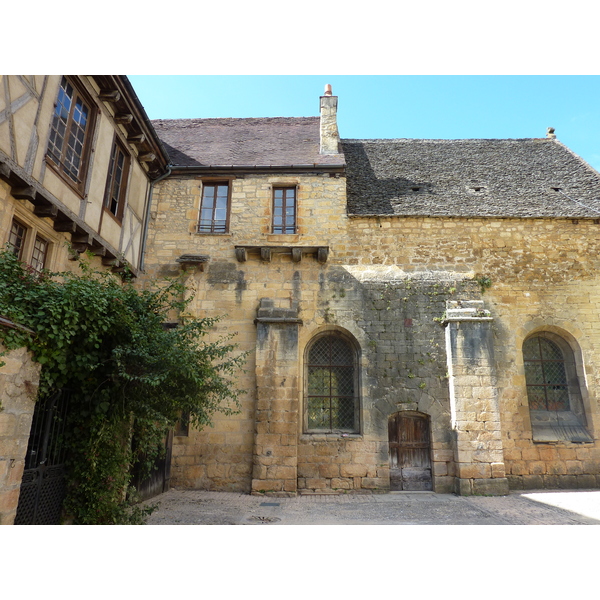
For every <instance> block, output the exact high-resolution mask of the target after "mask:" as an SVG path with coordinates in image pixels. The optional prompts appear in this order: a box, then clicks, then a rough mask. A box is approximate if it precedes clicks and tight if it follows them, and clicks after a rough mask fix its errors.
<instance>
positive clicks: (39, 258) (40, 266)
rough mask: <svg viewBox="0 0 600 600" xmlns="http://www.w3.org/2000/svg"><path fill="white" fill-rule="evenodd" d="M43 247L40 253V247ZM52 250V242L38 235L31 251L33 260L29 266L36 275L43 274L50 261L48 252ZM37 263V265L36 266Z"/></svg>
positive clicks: (31, 259)
mask: <svg viewBox="0 0 600 600" xmlns="http://www.w3.org/2000/svg"><path fill="white" fill-rule="evenodd" d="M38 243H41V244H42V245H43V250H42V251H41V252H39V245H38ZM49 249H50V242H49V241H48V240H47V239H46V238H45V237H43V236H41V235H39V234H36V236H35V240H34V241H33V248H32V249H31V258H30V261H29V264H30V265H31V268H32V269H33V270H34V271H35V272H36V273H41V272H42V271H43V270H44V269H45V268H46V262H47V261H48V251H49ZM35 263H37V264H35Z"/></svg>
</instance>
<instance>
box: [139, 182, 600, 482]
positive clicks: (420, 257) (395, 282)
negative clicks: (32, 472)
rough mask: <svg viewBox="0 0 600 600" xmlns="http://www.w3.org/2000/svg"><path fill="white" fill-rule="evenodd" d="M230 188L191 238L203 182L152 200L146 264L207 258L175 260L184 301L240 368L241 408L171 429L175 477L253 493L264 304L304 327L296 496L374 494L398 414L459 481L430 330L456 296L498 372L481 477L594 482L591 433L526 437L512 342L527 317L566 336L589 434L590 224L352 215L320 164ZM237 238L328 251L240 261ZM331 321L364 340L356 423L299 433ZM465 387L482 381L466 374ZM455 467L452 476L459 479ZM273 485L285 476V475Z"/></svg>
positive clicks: (593, 321)
mask: <svg viewBox="0 0 600 600" xmlns="http://www.w3.org/2000/svg"><path fill="white" fill-rule="evenodd" d="M285 181H287V182H288V183H292V182H293V181H296V184H297V186H298V188H297V189H298V202H299V224H300V228H299V233H298V234H297V235H295V236H287V235H286V236H278V235H273V234H270V233H269V226H270V220H271V216H270V210H271V208H270V207H271V187H272V185H274V184H282V183H284V182H285ZM231 186H232V204H231V214H230V231H229V232H228V233H226V234H221V235H201V234H198V233H196V227H197V219H198V207H199V202H200V194H201V181H200V180H199V179H194V178H191V177H189V178H180V179H177V180H175V179H167V180H165V181H163V182H161V183H160V184H159V185H158V186H157V189H156V191H155V194H154V206H153V208H152V218H151V228H150V232H149V237H148V248H149V249H148V254H147V256H146V267H147V271H148V275H149V276H164V275H174V274H177V273H179V272H181V266H180V265H179V264H178V263H177V262H176V259H177V258H178V257H179V256H180V255H182V254H185V253H194V254H202V255H204V256H206V257H208V260H207V263H206V265H205V266H204V267H203V268H199V267H194V268H190V269H188V270H187V271H186V276H187V277H188V282H189V284H190V286H192V287H193V288H194V290H195V297H194V300H193V302H192V304H191V306H190V311H191V312H193V313H194V314H197V315H199V316H203V315H210V316H214V315H216V314H220V315H225V317H224V319H223V320H222V321H221V322H220V323H219V324H218V325H217V326H216V327H215V329H214V331H213V332H212V334H211V335H214V336H218V335H222V334H226V333H235V337H234V341H236V342H238V343H239V350H240V351H246V350H248V351H250V355H249V359H248V363H247V369H246V373H245V374H243V375H241V376H240V379H239V385H240V387H241V388H243V389H244V390H246V391H245V393H244V396H243V398H242V409H241V412H240V413H239V414H237V415H232V416H230V417H223V416H219V415H217V416H216V417H215V420H214V426H213V427H211V428H207V429H206V430H204V431H201V432H198V431H193V430H192V431H190V434H189V436H187V437H177V438H176V439H175V446H174V449H173V457H174V459H173V467H172V477H173V480H172V481H173V484H174V485H176V486H177V485H180V486H186V487H195V488H203V489H221V490H236V491H246V492H249V491H251V489H253V488H254V489H256V490H260V489H263V490H265V491H266V488H265V487H257V486H259V485H260V484H259V483H257V482H258V481H260V480H261V477H262V475H257V473H259V471H260V472H263V471H264V472H266V470H264V469H262V471H261V470H260V469H259V470H256V469H255V470H254V471H253V469H254V467H256V451H257V449H256V439H257V437H256V436H257V431H258V430H259V429H260V427H259V425H258V424H259V423H264V421H262V420H259V419H262V416H261V417H259V414H260V415H264V414H265V413H263V412H261V411H264V407H263V406H262V404H261V405H260V407H259V402H261V401H262V400H260V399H259V398H258V395H257V387H260V386H258V383H259V382H258V380H257V374H258V370H257V362H256V360H257V354H256V350H257V325H256V324H255V319H256V318H257V314H258V309H259V306H260V303H261V300H262V299H264V298H268V299H273V300H277V302H278V303H279V304H280V305H281V306H288V307H290V308H291V307H292V306H297V310H298V318H299V319H300V320H301V321H302V323H301V325H299V327H298V365H297V370H296V373H295V375H294V377H296V378H297V381H298V392H297V398H298V403H299V404H298V418H297V425H296V435H297V440H298V442H297V489H298V491H300V492H311V491H312V492H315V491H321V492H322V491H324V490H329V491H339V490H357V489H387V488H388V487H389V466H388V440H387V420H388V418H389V416H390V415H391V414H393V413H396V412H398V411H400V410H409V411H415V410H416V411H420V412H422V413H424V414H426V415H429V416H430V422H431V455H432V468H433V475H434V489H435V490H436V491H438V492H451V491H453V490H454V489H456V483H457V482H456V478H457V477H460V476H461V472H460V468H459V463H460V462H461V461H460V460H457V455H456V454H455V450H456V448H457V446H456V436H457V430H456V424H455V425H453V423H452V419H451V410H450V394H449V387H448V372H447V370H448V369H447V355H446V348H445V329H444V327H443V325H442V321H443V318H444V313H445V310H446V302H447V301H449V300H450V301H451V300H456V299H462V300H478V299H479V300H481V299H483V301H484V303H485V308H486V309H489V310H490V313H491V317H493V324H492V325H491V326H490V331H489V336H490V340H491V343H492V345H493V357H494V358H493V365H491V366H492V367H493V370H494V371H495V373H496V379H495V380H492V379H490V381H489V383H490V386H493V387H494V394H495V400H494V402H496V403H497V406H498V412H499V415H500V416H499V421H498V420H497V419H496V420H494V423H496V425H497V424H498V422H499V424H500V429H498V427H496V429H495V430H494V433H493V436H495V437H493V440H492V441H493V444H490V443H487V441H483V442H482V443H484V446H485V447H484V448H482V451H487V450H490V449H492V448H491V446H492V445H494V444H496V445H497V446H498V445H499V446H501V448H496V447H494V448H493V449H492V450H494V451H501V452H503V456H504V473H502V469H501V468H500V464H501V463H502V461H501V460H500V458H499V457H496V458H498V460H496V458H495V459H494V460H490V461H488V465H489V470H490V474H491V472H492V469H494V475H493V476H492V475H490V479H495V478H497V479H503V478H504V476H505V477H506V479H507V480H508V482H509V484H510V486H511V487H523V486H528V487H531V486H540V485H541V486H546V487H552V486H554V487H557V486H559V485H560V486H565V487H566V486H567V485H573V482H575V483H576V485H577V486H584V485H585V486H596V485H598V483H599V482H598V481H597V476H598V474H599V473H600V464H599V463H598V452H599V446H598V442H597V441H595V442H593V443H590V444H570V443H566V444H553V445H550V444H539V443H535V442H533V440H532V435H531V424H530V422H529V416H528V402H527V393H526V388H525V380H524V372H523V361H522V352H521V347H522V342H523V340H524V339H525V337H526V336H527V335H528V333H529V332H531V331H533V330H534V329H535V327H542V328H543V327H556V328H559V329H560V330H561V331H565V332H568V333H569V335H570V337H569V338H568V339H569V343H573V344H575V343H576V345H577V348H579V356H580V372H581V381H582V387H583V391H584V392H585V394H584V396H585V403H586V404H585V406H586V415H587V417H588V429H589V430H590V433H592V435H593V437H594V439H596V438H597V437H598V433H597V432H598V418H599V411H598V403H597V402H598V397H597V395H598V385H599V384H600V381H599V380H598V377H599V375H597V368H596V365H598V364H599V361H600V353H599V350H600V349H599V346H598V344H599V343H600V336H599V334H600V331H599V330H598V326H597V309H598V306H599V302H600V291H599V288H598V280H597V275H596V274H597V273H598V268H599V267H600V264H598V263H599V262H600V259H599V258H598V257H600V252H599V250H600V238H599V233H598V232H599V231H600V228H599V227H598V225H597V224H595V223H593V221H591V220H590V221H583V220H579V221H578V223H573V222H572V221H571V220H568V219H565V220H549V219H530V220H525V219H493V218H489V219H480V218H477V219H466V218H465V219H435V218H410V217H406V218H398V217H379V218H366V217H360V218H354V217H350V218H349V217H347V216H346V213H345V200H344V193H345V189H344V182H343V179H336V178H334V177H324V176H321V175H314V176H312V175H303V176H299V177H298V178H296V179H294V178H292V177H287V176H286V177H284V176H278V177H275V176H267V175H264V176H259V175H252V176H250V175H244V176H240V177H238V178H236V179H233V180H232V182H231ZM240 244H256V245H266V246H268V245H278V244H279V245H286V244H287V245H290V246H292V245H294V244H296V245H299V246H300V245H305V246H328V247H329V257H328V259H327V262H325V263H319V262H318V261H317V260H316V258H315V257H314V256H312V255H305V256H303V257H302V260H301V261H300V262H294V261H293V260H292V257H291V256H289V255H286V254H273V256H272V258H271V260H270V261H265V260H262V259H261V258H260V256H249V257H248V259H247V260H246V261H245V262H239V261H238V260H237V258H236V254H235V246H236V245H240ZM482 277H486V278H489V279H490V280H491V282H492V286H491V288H489V289H487V290H485V293H484V294H483V295H482V290H481V288H480V285H479V284H478V283H477V280H478V279H480V280H481V278H482ZM175 317H176V316H175ZM327 328H337V329H338V330H340V331H344V332H346V333H347V334H348V335H349V336H350V337H352V338H353V339H354V340H356V343H357V345H358V347H359V348H360V353H359V371H360V390H361V399H362V400H361V402H362V404H361V414H360V418H361V430H360V433H359V434H357V435H354V434H353V435H347V436H332V435H317V434H306V433H304V432H303V429H302V418H301V415H302V414H303V412H302V411H303V402H304V400H303V393H304V392H303V385H304V384H303V379H304V351H305V349H306V347H307V344H308V343H309V342H310V340H311V339H312V338H313V336H314V335H316V334H318V333H319V332H322V331H324V330H326V329H327ZM471 387H473V388H475V387H479V388H483V387H485V386H483V385H482V384H481V382H479V383H478V384H477V385H476V384H475V383H473V384H472V386H471ZM488 387H489V386H488ZM467 388H469V385H467V386H466V388H465V389H467ZM466 393H467V397H474V396H473V394H471V396H468V391H466ZM582 393H583V392H582ZM471 409H473V410H471ZM481 412H482V411H480V410H479V408H477V407H475V406H471V407H470V409H469V410H465V414H467V413H471V415H472V416H473V418H474V420H472V423H474V424H476V423H484V422H486V419H487V418H486V417H485V415H484V414H483V416H482V414H480V413H481ZM483 412H485V411H483ZM262 426H263V425H261V427H262ZM286 427H289V423H287V425H286ZM498 436H500V437H501V443H500V444H498V442H499V441H500V440H498V439H497V438H498ZM486 444H487V445H486ZM265 448H266V447H265ZM288 458H290V457H288ZM262 460H263V464H262V465H261V466H263V467H266V466H268V465H266V462H268V461H267V459H266V457H263V459H262ZM265 461H266V462H265ZM285 466H287V467H290V466H293V465H291V464H289V465H285ZM253 473H254V474H253ZM282 473H283V471H282ZM286 473H287V472H286ZM466 473H467V472H466V471H465V472H464V473H462V475H464V476H465V477H464V478H467V479H472V477H470V476H469V477H467V476H466ZM284 479H286V480H288V481H289V480H290V477H289V473H288V474H286V475H285V477H284ZM484 479H486V478H484ZM253 480H254V483H253ZM288 485H292V484H288Z"/></svg>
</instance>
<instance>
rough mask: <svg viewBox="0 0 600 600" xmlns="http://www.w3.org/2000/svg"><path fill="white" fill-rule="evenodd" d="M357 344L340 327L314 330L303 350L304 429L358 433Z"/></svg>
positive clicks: (358, 376) (308, 431)
mask: <svg viewBox="0 0 600 600" xmlns="http://www.w3.org/2000/svg"><path fill="white" fill-rule="evenodd" d="M359 357H360V347H359V345H358V343H357V341H356V339H355V338H354V337H353V336H352V335H351V334H349V333H348V332H347V331H344V330H341V329H337V328H336V329H330V328H328V329H326V330H324V331H321V332H319V333H317V334H315V335H314V336H313V337H312V338H311V340H310V341H309V342H308V344H307V345H306V349H305V352H304V402H303V406H304V410H303V413H304V420H303V422H304V425H303V430H304V432H305V433H360V429H361V419H360V369H359V365H360V360H359Z"/></svg>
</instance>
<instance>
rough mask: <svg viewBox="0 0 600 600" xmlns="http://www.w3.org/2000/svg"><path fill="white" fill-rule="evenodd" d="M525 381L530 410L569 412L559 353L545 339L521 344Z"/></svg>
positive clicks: (555, 345) (539, 338) (557, 349)
mask: <svg viewBox="0 0 600 600" xmlns="http://www.w3.org/2000/svg"><path fill="white" fill-rule="evenodd" d="M523 358H524V366H525V381H526V384H527V397H528V400H529V408H530V409H531V410H550V411H556V410H569V409H570V404H569V387H568V384H567V374H566V369H565V363H564V358H563V354H562V351H561V350H560V348H559V347H558V345H557V344H555V343H554V342H552V341H551V340H549V339H547V338H544V337H541V336H540V337H533V338H530V339H528V340H526V342H525V343H524V344H523Z"/></svg>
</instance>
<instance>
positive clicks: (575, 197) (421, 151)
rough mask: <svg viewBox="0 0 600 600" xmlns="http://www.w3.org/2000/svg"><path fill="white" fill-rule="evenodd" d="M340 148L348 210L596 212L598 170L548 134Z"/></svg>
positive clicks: (349, 143) (358, 143) (356, 143)
mask: <svg viewBox="0 0 600 600" xmlns="http://www.w3.org/2000/svg"><path fill="white" fill-rule="evenodd" d="M342 148H343V151H344V156H345V159H346V164H347V193H348V213H349V214H351V215H352V214H354V215H405V216H408V215H416V216H461V217H470V216H475V217H478V216H501V217H550V216H552V217H570V218H574V217H597V218H600V175H599V174H598V173H597V172H596V171H595V170H594V169H592V168H591V167H590V166H589V165H588V164H587V163H585V162H584V161H583V160H582V159H581V158H579V157H578V156H576V155H575V154H573V153H572V152H571V151H570V150H569V149H568V148H566V147H565V146H563V145H562V144H561V143H560V142H558V141H556V140H555V139H552V138H542V139H509V140H500V139H498V140H484V139H481V140H409V139H397V140H342ZM553 188H558V189H557V190H556V189H553Z"/></svg>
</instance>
